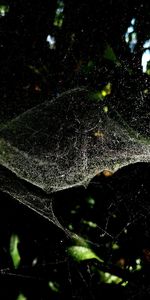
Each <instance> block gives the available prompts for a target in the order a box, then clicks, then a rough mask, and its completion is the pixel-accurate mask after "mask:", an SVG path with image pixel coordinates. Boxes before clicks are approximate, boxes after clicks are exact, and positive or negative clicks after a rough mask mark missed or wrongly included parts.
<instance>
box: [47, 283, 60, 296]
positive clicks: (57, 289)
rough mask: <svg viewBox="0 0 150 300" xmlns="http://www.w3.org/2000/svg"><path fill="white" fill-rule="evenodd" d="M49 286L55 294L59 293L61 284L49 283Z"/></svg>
mask: <svg viewBox="0 0 150 300" xmlns="http://www.w3.org/2000/svg"><path fill="white" fill-rule="evenodd" d="M48 286H49V287H50V289H51V290H52V291H53V292H55V293H58V292H59V289H60V287H59V284H58V283H57V282H53V281H49V282H48Z"/></svg>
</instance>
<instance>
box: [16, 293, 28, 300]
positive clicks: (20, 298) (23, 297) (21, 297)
mask: <svg viewBox="0 0 150 300" xmlns="http://www.w3.org/2000/svg"><path fill="white" fill-rule="evenodd" d="M16 300H27V298H26V297H25V296H24V295H23V294H19V295H18V297H17V299H16Z"/></svg>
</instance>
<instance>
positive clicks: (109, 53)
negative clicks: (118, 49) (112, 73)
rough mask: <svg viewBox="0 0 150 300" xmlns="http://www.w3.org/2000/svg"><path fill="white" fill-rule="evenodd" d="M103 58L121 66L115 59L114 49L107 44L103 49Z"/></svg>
mask: <svg viewBox="0 0 150 300" xmlns="http://www.w3.org/2000/svg"><path fill="white" fill-rule="evenodd" d="M104 58H106V59H108V60H110V61H112V62H114V63H115V64H117V65H118V66H121V63H120V61H119V60H118V59H117V57H116V54H115V53H114V50H113V49H112V47H111V46H110V45H107V46H106V48H105V51H104Z"/></svg>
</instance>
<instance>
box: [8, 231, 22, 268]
mask: <svg viewBox="0 0 150 300" xmlns="http://www.w3.org/2000/svg"><path fill="white" fill-rule="evenodd" d="M19 242H20V241H19V237H18V236H17V235H16V234H12V236H11V238H10V255H11V258H12V262H13V265H14V268H15V269H17V268H18V267H19V264H20V260H21V258H20V254H19V250H18V244H19Z"/></svg>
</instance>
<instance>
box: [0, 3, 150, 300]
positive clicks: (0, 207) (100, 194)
mask: <svg viewBox="0 0 150 300" xmlns="http://www.w3.org/2000/svg"><path fill="white" fill-rule="evenodd" d="M0 26H1V30H0V37H1V42H0V57H1V59H0V76H1V81H0V98H1V110H0V126H3V125H4V124H6V122H8V121H10V120H12V119H13V118H15V117H17V116H19V115H20V114H21V113H23V112H26V111H27V110H28V109H30V108H32V107H34V106H36V105H38V104H41V103H43V102H44V101H45V100H47V99H49V100H51V98H52V97H56V96H58V95H60V94H61V93H62V92H66V91H68V90H70V89H73V88H77V87H85V88H86V89H87V90H88V91H89V95H90V97H91V102H92V101H95V102H96V103H101V105H102V107H103V112H104V114H105V115H107V114H108V113H110V116H111V117H112V119H113V118H115V120H117V121H118V124H119V123H120V122H122V123H123V124H125V125H126V126H128V127H129V128H130V132H131V133H135V132H136V137H137V139H138V138H139V136H140V135H142V137H143V140H144V139H145V140H146V141H149V140H148V138H149V103H148V101H149V94H150V85H149V75H150V62H149V61H150V4H148V3H147V2H144V1H141V2H139V1H136V0H134V1H128V0H124V1H119V0H117V1H110V0H109V1H103V0H96V1H95V2H94V5H93V1H85V0H83V1H81V2H80V3H78V2H77V1H76V0H72V1H68V0H63V1H60V0H58V1H56V0H51V1H49V0H46V1H40V0H37V1H31V0H30V1H29V0H27V1H21V0H18V1H16V0H15V1H8V0H5V1H0ZM122 120H123V121H122ZM102 137H103V133H102V132H100V131H97V132H95V138H102ZM2 150H5V149H2ZM6 154H7V152H6ZM8 159H9V157H8ZM0 172H1V174H2V173H5V170H4V167H2V166H1V167H0ZM149 174H150V165H149V163H137V164H135V165H129V166H128V167H124V168H122V169H120V170H118V171H117V172H116V173H114V174H112V173H111V172H110V171H109V170H105V171H104V172H103V173H101V174H99V172H98V174H97V176H95V177H94V178H93V179H92V180H91V182H90V183H89V185H88V187H87V188H86V189H85V188H84V187H76V188H70V189H68V190H64V191H59V192H57V193H54V195H53V212H54V215H55V216H56V218H58V220H59V222H60V223H61V224H62V226H63V228H64V230H62V229H61V228H59V227H58V226H57V222H56V224H54V223H55V222H53V223H51V222H48V221H47V220H46V219H44V218H42V216H40V215H38V214H36V212H34V211H30V209H29V208H28V207H26V206H24V205H22V204H20V203H19V202H17V201H16V200H15V199H14V198H13V197H11V196H9V195H8V193H6V191H1V192H0V198H1V201H0V281H1V284H0V296H1V298H2V299H7V300H9V299H11V300H13V299H14V300H30V299H37V300H38V299H39V300H41V299H44V300H46V299H54V300H55V299H81V300H83V299H86V300H88V299H90V300H92V299H93V300H94V299H106V298H107V297H111V298H113V297H115V298H116V299H121V298H122V299H136V300H139V299H141V300H143V299H149V297H150V292H149V287H150V281H149V278H150V268H149V264H150V229H149V228H150V219H149V211H150V205H149ZM12 176H13V174H11V172H10V173H9V172H8V174H7V176H6V181H7V178H9V180H11V178H12ZM14 176H15V175H14ZM8 182H9V181H8ZM20 184H22V182H21V183H20ZM29 189H30V190H32V191H33V193H38V195H40V197H42V196H43V194H44V192H43V191H41V190H40V189H39V190H36V187H35V186H32V185H29ZM0 190H1V189H0Z"/></svg>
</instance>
